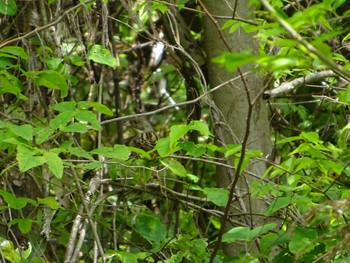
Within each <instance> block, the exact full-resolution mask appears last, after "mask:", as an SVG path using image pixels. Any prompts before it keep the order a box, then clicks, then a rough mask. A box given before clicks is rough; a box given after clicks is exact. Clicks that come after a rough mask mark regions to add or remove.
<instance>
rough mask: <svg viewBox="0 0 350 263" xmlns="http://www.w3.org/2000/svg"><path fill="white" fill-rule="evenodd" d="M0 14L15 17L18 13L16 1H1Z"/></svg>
mask: <svg viewBox="0 0 350 263" xmlns="http://www.w3.org/2000/svg"><path fill="white" fill-rule="evenodd" d="M0 13H1V14H3V15H8V16H13V15H15V14H16V13H17V5H16V2H15V0H0Z"/></svg>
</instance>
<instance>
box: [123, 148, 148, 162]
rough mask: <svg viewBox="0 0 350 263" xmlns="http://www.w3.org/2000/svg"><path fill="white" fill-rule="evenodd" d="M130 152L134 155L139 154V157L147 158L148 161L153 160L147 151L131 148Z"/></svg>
mask: <svg viewBox="0 0 350 263" xmlns="http://www.w3.org/2000/svg"><path fill="white" fill-rule="evenodd" d="M128 150H129V151H131V152H134V153H136V154H138V155H139V156H142V157H145V158H146V159H148V160H151V159H152V157H151V155H150V154H149V153H148V152H146V151H145V150H143V149H140V148H136V147H132V146H129V147H128ZM152 151H153V150H152Z"/></svg>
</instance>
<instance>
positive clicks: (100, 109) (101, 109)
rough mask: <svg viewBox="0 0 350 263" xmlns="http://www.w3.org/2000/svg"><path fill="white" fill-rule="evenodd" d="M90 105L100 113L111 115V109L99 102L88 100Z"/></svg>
mask: <svg viewBox="0 0 350 263" xmlns="http://www.w3.org/2000/svg"><path fill="white" fill-rule="evenodd" d="M89 104H90V106H91V107H93V108H94V109H95V110H97V111H98V112H100V113H101V114H105V115H108V116H113V111H111V110H110V109H109V108H108V107H107V106H106V105H103V104H101V103H99V102H90V103H89Z"/></svg>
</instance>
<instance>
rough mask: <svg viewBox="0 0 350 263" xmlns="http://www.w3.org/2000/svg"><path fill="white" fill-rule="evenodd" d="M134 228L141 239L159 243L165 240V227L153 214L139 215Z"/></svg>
mask: <svg viewBox="0 0 350 263" xmlns="http://www.w3.org/2000/svg"><path fill="white" fill-rule="evenodd" d="M135 227H136V230H137V232H138V233H139V234H140V235H141V236H142V237H144V238H146V239H149V240H151V241H155V242H161V241H163V240H164V239H165V238H166V233H167V231H166V227H165V225H164V224H163V223H162V222H161V221H160V219H159V217H158V216H156V215H155V214H146V213H141V214H139V215H138V216H137V218H136V223H135Z"/></svg>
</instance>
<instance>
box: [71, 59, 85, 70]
mask: <svg viewBox="0 0 350 263" xmlns="http://www.w3.org/2000/svg"><path fill="white" fill-rule="evenodd" d="M70 62H71V63H72V64H73V65H75V66H78V67H81V66H84V65H85V63H86V61H84V60H83V59H82V57H81V56H71V57H70Z"/></svg>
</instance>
